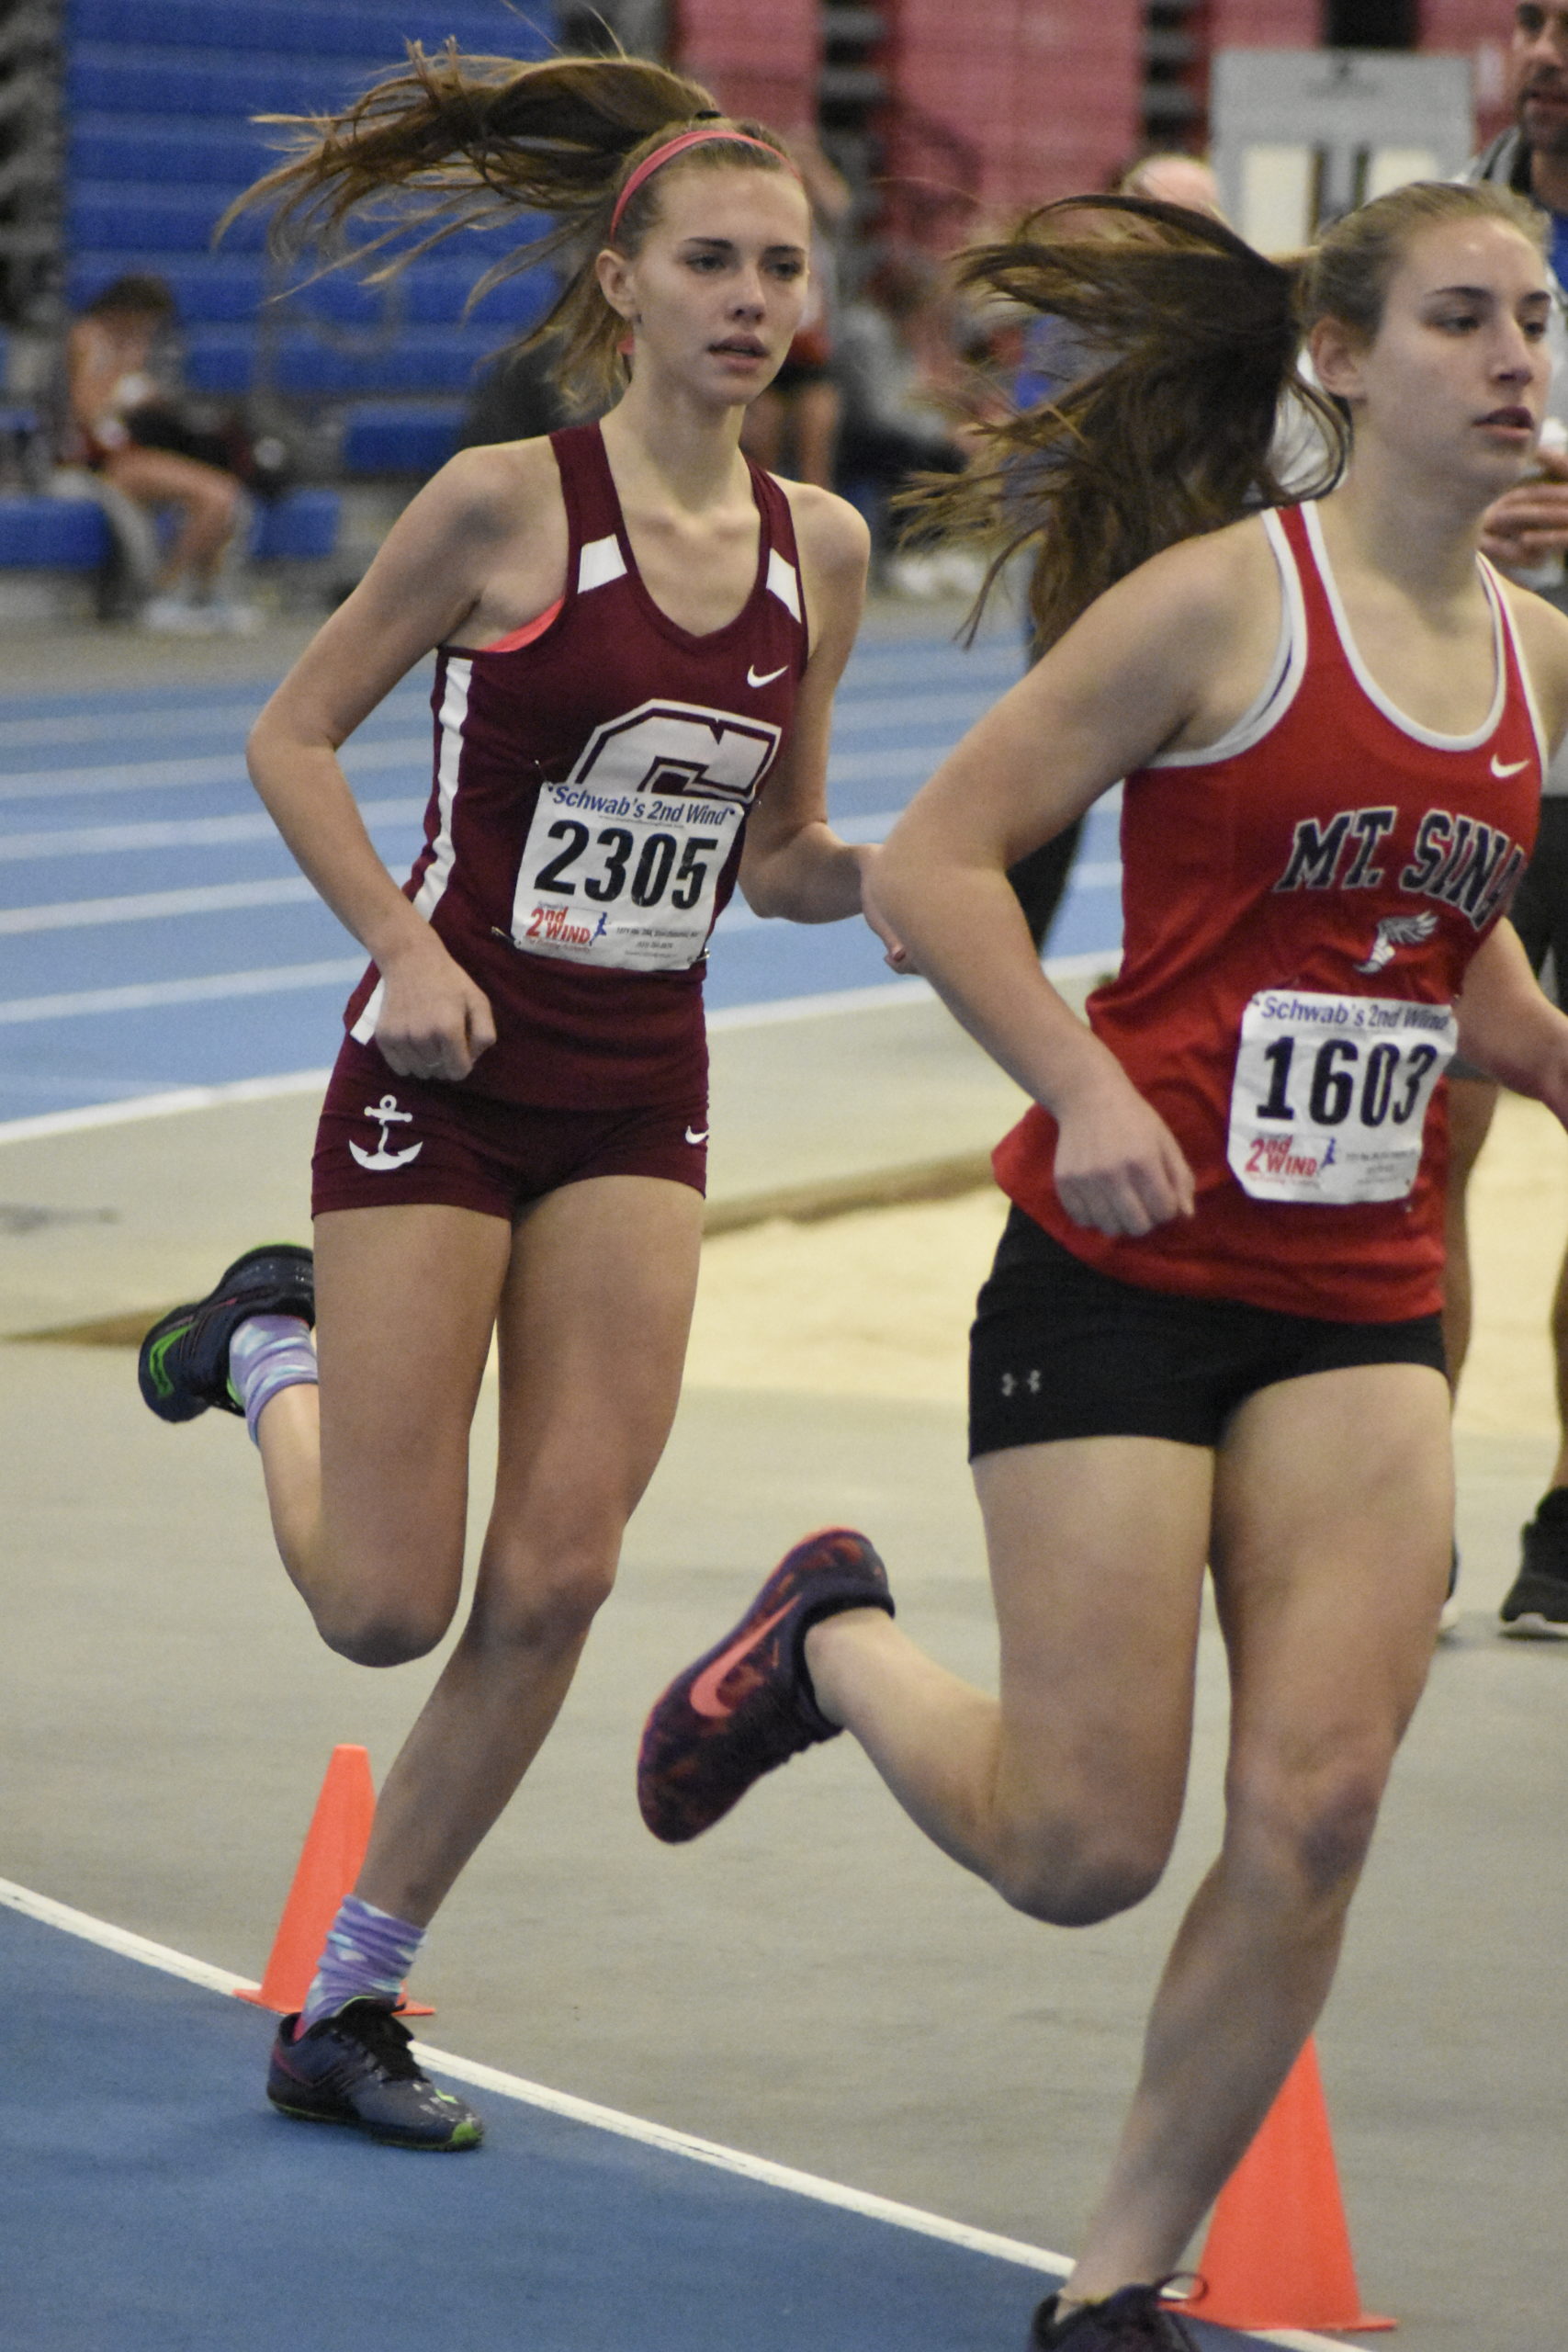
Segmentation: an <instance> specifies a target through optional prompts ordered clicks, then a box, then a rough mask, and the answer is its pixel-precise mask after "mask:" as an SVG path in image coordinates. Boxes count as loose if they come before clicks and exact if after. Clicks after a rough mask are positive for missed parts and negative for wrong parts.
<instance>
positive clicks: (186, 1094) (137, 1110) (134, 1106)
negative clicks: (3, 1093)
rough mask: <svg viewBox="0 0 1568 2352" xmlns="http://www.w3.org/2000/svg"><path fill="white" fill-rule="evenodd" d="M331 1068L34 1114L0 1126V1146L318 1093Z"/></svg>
mask: <svg viewBox="0 0 1568 2352" xmlns="http://www.w3.org/2000/svg"><path fill="white" fill-rule="evenodd" d="M331 1076H332V1072H331V1070H330V1069H293V1070H288V1071H286V1072H284V1074H283V1075H282V1076H281V1077H276V1078H236V1079H231V1080H228V1081H227V1082H226V1083H225V1084H224V1085H221V1086H170V1087H164V1088H161V1089H160V1090H159V1091H158V1092H157V1093H155V1094H139V1095H132V1096H131V1097H130V1099H129V1100H128V1101H124V1102H117V1103H85V1104H84V1105H83V1106H82V1107H81V1108H80V1109H79V1110H75V1111H38V1112H35V1113H34V1114H33V1115H32V1116H31V1117H30V1118H27V1119H6V1120H3V1121H0V1143H33V1142H36V1141H38V1140H39V1138H40V1137H42V1136H73V1135H77V1134H81V1133H84V1132H88V1131H90V1130H91V1129H92V1128H94V1127H122V1126H127V1125H130V1124H131V1122H132V1121H134V1120H137V1119H171V1118H174V1117H175V1116H176V1115H178V1114H180V1113H182V1112H186V1111H215V1110H218V1109H220V1107H221V1106H222V1105H223V1104H224V1103H274V1102H280V1101H282V1100H283V1099H284V1098H285V1097H286V1096H288V1095H290V1094H321V1093H322V1092H324V1091H325V1089H326V1083H327V1080H328V1079H329V1078H330V1077H331Z"/></svg>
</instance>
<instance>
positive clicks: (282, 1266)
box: [136, 1241, 316, 1421]
mask: <svg viewBox="0 0 1568 2352" xmlns="http://www.w3.org/2000/svg"><path fill="white" fill-rule="evenodd" d="M251 1315H298V1316H299V1317H300V1319H301V1321H303V1322H306V1323H314V1321H315V1319H316V1293H315V1283H314V1279H313V1275H312V1270H311V1261H310V1251H309V1250H301V1249H300V1248H299V1245H298V1244H297V1243H295V1242H292V1241H265V1242H263V1244H262V1246H261V1248H260V1249H259V1250H246V1252H245V1254H244V1256H243V1258H236V1259H235V1261H234V1262H233V1264H232V1265H231V1266H230V1267H229V1268H228V1269H227V1270H226V1271H225V1272H223V1273H222V1274H221V1275H220V1277H219V1280H218V1282H217V1284H216V1285H215V1287H214V1288H213V1289H211V1290H210V1291H209V1292H208V1295H207V1296H206V1297H205V1298H198V1299H194V1300H192V1301H191V1302H190V1304H189V1305H188V1306H172V1307H171V1308H170V1309H169V1312H168V1313H167V1315H164V1316H163V1317H160V1318H159V1320H158V1321H157V1322H156V1323H154V1324H153V1326H152V1329H151V1330H150V1331H149V1332H148V1334H147V1337H146V1338H145V1339H144V1340H142V1342H141V1354H140V1355H139V1356H138V1358H137V1361H136V1376H137V1379H138V1380H139V1381H140V1383H141V1397H142V1402H143V1403H144V1404H145V1405H146V1406H148V1408H150V1409H151V1410H152V1412H154V1413H156V1414H157V1416H158V1419H160V1420H161V1421H194V1420H195V1419H196V1417H197V1414H198V1413H205V1412H206V1410H207V1408H208V1407H209V1405H215V1406H216V1407H217V1408H218V1409H219V1410H220V1412H224V1413H243V1411H244V1409H245V1408H244V1407H243V1405H242V1404H241V1402H240V1400H239V1398H238V1397H236V1396H235V1394H234V1392H233V1390H232V1389H231V1387H230V1385H229V1342H230V1340H231V1339H232V1338H233V1336H234V1333H235V1331H236V1329H238V1328H239V1326H240V1325H241V1324H242V1323H243V1322H244V1320H245V1318H246V1317H247V1316H251Z"/></svg>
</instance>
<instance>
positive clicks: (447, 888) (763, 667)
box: [344, 424, 807, 1111]
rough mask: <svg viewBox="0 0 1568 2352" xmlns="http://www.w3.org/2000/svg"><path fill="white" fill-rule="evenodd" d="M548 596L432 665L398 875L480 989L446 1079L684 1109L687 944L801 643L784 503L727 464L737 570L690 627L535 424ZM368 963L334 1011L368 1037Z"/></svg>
mask: <svg viewBox="0 0 1568 2352" xmlns="http://www.w3.org/2000/svg"><path fill="white" fill-rule="evenodd" d="M550 441H551V446H552V447H553V449H554V451H555V457H556V463H557V465H558V468H559V471H560V482H561V492H562V495H563V497H564V499H565V502H566V513H567V523H568V528H569V532H570V552H569V555H568V559H567V586H566V593H565V594H564V596H563V597H562V599H561V601H560V603H559V605H557V606H556V607H555V608H554V610H553V611H552V612H550V613H548V614H546V615H544V616H542V617H541V619H540V621H537V622H535V623H534V624H532V625H531V626H530V627H529V628H524V629H519V630H517V631H515V632H514V633H513V636H512V637H510V638H503V639H502V640H501V641H500V642H499V643H498V644H495V645H491V646H488V647H486V648H484V649H483V650H479V651H469V650H464V649H460V648H457V647H454V646H444V647H442V648H441V649H440V650H439V652H438V654H437V657H436V670H435V685H434V692H433V694H432V696H431V707H432V708H433V710H434V714H435V782H434V790H433V791H432V794H431V799H430V807H429V810H428V813H427V815H426V818H425V827H424V847H423V851H422V852H421V854H420V856H419V858H418V860H417V862H416V864H415V865H414V869H413V872H412V874H411V875H410V876H409V879H408V881H407V883H406V884H405V885H404V888H405V891H406V894H407V896H408V897H409V898H410V899H412V901H413V903H414V905H415V906H416V907H417V908H418V909H419V910H420V912H421V913H422V914H423V916H424V917H425V919H426V921H427V922H429V923H430V925H431V927H432V929H433V930H434V932H435V933H436V934H437V936H438V937H439V938H440V939H441V941H442V942H443V944H445V945H446V947H447V948H448V950H449V951H450V952H451V954H452V955H453V956H454V957H455V958H456V959H457V962H458V963H459V964H460V965H461V966H462V967H463V969H464V970H465V971H466V972H468V974H469V975H470V977H471V978H473V979H474V980H476V981H477V982H478V983H479V987H480V988H482V989H484V991H485V993H486V995H487V996H488V997H489V999H490V1001H491V1008H492V1010H493V1012H494V1014H495V1021H496V1029H497V1040H496V1043H495V1045H494V1046H491V1049H490V1051H489V1052H488V1053H486V1054H484V1055H481V1057H480V1058H479V1062H478V1063H477V1065H476V1067H475V1069H474V1070H473V1073H472V1075H471V1076H470V1077H469V1078H468V1079H467V1080H464V1081H462V1082H463V1084H464V1085H465V1086H467V1087H468V1088H470V1089H471V1090H472V1091H474V1092H475V1093H477V1094H483V1095H486V1096H491V1097H494V1098H498V1099H500V1100H502V1101H506V1102H515V1103H532V1104H536V1105H538V1106H540V1107H545V1108H549V1107H567V1108H571V1109H575V1110H584V1111H592V1110H605V1109H612V1108H622V1107H624V1108H627V1109H630V1108H634V1107H637V1106H641V1105H649V1104H660V1103H690V1102H693V1101H698V1102H700V1101H701V1100H702V1098H703V1089H704V1081H705V1063H706V1043H705V1034H704V1027H703V1006H702V984H703V969H704V963H705V956H706V952H707V941H708V936H709V933H711V932H712V929H713V926H714V923H715V922H716V920H717V918H718V916H719V914H720V913H721V912H722V911H723V910H724V907H725V905H726V903H727V901H728V899H729V896H730V893H731V892H732V891H733V889H734V888H735V877H736V871H737V868H738V866H739V861H740V842H741V835H742V832H743V831H744V828H745V823H746V815H747V811H748V809H750V806H751V803H752V802H753V800H754V799H755V798H756V796H757V793H758V792H759V790H760V789H761V785H762V782H763V779H764V778H765V776H766V775H767V774H768V771H769V769H770V768H771V767H772V765H773V761H774V759H775V757H776V756H777V753H778V751H779V748H780V745H781V744H782V743H783V741H784V737H785V735H786V734H787V732H788V729H789V725H790V721H791V718H792V717H793V715H794V710H795V693H796V690H797V688H798V686H799V683H800V678H801V674H802V673H803V672H804V670H805V667H806V661H807V632H806V623H805V608H804V604H803V600H802V592H801V582H800V567H799V558H798V556H797V554H796V551H795V532H794V528H793V526H792V524H791V519H790V511H789V502H788V500H787V499H786V497H785V496H784V492H783V491H782V490H781V489H780V488H779V486H778V484H777V483H776V482H775V481H773V480H772V479H771V478H770V477H769V476H768V475H767V474H765V473H762V472H761V471H760V469H758V468H757V467H755V466H753V467H752V468H751V486H752V493H753V496H754V497H755V499H756V502H757V507H758V513H759V517H760V530H759V537H758V550H757V574H756V579H755V582H754V583H753V585H752V589H751V593H750V596H749V597H748V598H747V601H746V603H745V605H743V606H742V607H741V610H740V611H739V613H738V614H737V616H736V617H735V618H734V620H732V621H730V622H729V623H728V625H727V626H726V627H725V628H721V629H715V630H712V631H710V632H708V633H707V634H705V635H703V636H694V635H693V634H692V632H691V631H690V630H689V629H684V628H681V627H680V626H679V624H678V623H677V622H675V621H672V620H671V619H670V618H669V616H667V615H666V614H664V613H662V612H661V611H660V608H659V606H658V605H656V604H655V603H654V601H653V599H652V597H651V596H650V595H649V593H648V590H647V589H646V588H645V587H644V585H643V582H642V581H641V579H640V577H639V576H638V573H637V563H636V560H635V559H634V557H633V555H632V550H631V543H630V541H629V539H628V537H627V536H626V523H625V520H624V518H623V516H622V514H621V508H620V502H619V500H618V499H617V497H616V495H615V482H614V480H613V479H612V476H611V473H610V467H609V461H608V459H607V458H606V457H605V455H604V441H603V439H602V438H601V435H600V432H599V428H598V426H597V425H596V424H584V425H577V426H574V427H572V428H571V429H570V430H568V431H566V432H563V433H555V434H552V435H550ZM379 1007H380V990H379V986H378V975H377V972H376V968H375V967H374V966H372V967H370V969H369V970H368V971H367V973H366V975H365V978H363V979H362V980H361V982H360V984H359V986H358V987H357V988H356V989H355V992H354V995H353V996H352V997H351V998H350V1000H349V1003H348V1008H347V1011H346V1012H345V1014H344V1021H345V1023H346V1025H347V1027H348V1029H349V1032H350V1034H351V1035H353V1036H354V1037H355V1038H357V1039H358V1040H359V1041H360V1043H361V1044H368V1043H369V1042H370V1041H371V1040H372V1038H373V1037H374V1035H375V1027H376V1018H377V1014H378V1011H379Z"/></svg>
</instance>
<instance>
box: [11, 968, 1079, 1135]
mask: <svg viewBox="0 0 1568 2352" xmlns="http://www.w3.org/2000/svg"><path fill="white" fill-rule="evenodd" d="M1116 960H1117V958H1116V955H1115V954H1114V953H1113V952H1112V951H1111V950H1109V949H1105V950H1100V951H1098V952H1095V953H1091V954H1089V955H1083V956H1050V957H1048V958H1047V960H1046V965H1045V970H1046V974H1047V977H1048V978H1051V979H1053V980H1073V979H1098V978H1100V976H1101V975H1102V974H1104V973H1107V972H1110V971H1111V970H1113V969H1114V968H1115V965H1116ZM300 968H301V969H305V970H310V971H320V970H326V969H333V970H336V971H337V972H338V973H339V975H340V976H342V977H352V978H358V976H359V974H360V972H361V971H363V969H364V960H363V958H355V961H354V962H352V963H349V962H344V964H343V965H342V966H339V967H325V966H308V967H300ZM230 977H231V978H233V977H239V978H248V979H254V980H255V981H258V982H260V981H265V980H270V979H273V978H276V975H274V974H271V973H265V972H263V973H254V974H241V975H238V976H234V975H231V976H230ZM172 985H174V986H176V987H177V986H180V985H182V984H181V983H179V982H175V983H173V984H172ZM184 985H186V986H188V985H190V984H189V983H185V984H184ZM196 985H197V987H204V986H205V987H208V988H211V987H212V986H213V983H212V982H210V981H209V982H197V983H196ZM285 985H288V986H299V987H305V986H310V985H313V983H311V982H308V981H304V980H298V981H296V980H289V979H288V978H287V976H285ZM240 992H241V993H243V994H245V995H256V994H261V993H263V992H264V991H263V990H262V989H260V988H247V989H244V990H243V991H240ZM99 993H102V994H106V995H114V994H117V993H119V992H118V991H116V990H114V989H107V990H103V991H99ZM131 993H137V994H140V993H141V991H132V992H131ZM931 994H932V990H931V988H930V986H929V985H928V984H927V982H926V981H924V980H917V979H907V980H885V981H879V982H877V983H875V984H874V986H872V987H869V988H863V989H834V990H827V991H824V993H823V994H822V995H820V996H795V997H780V998H775V999H774V1000H773V1002H772V1003H760V1004H731V1005H726V1006H724V1007H723V1008H722V1009H721V1010H720V1011H718V1012H710V1013H709V1014H708V1017H707V1025H708V1027H709V1029H710V1030H719V1029H766V1028H771V1027H772V1026H773V1023H775V1022H783V1021H815V1020H818V1019H821V1018H825V1017H827V1016H829V1015H831V1014H834V1013H840V1012H895V1011H897V1007H898V1006H899V1005H901V1004H918V1003H925V1002H929V1001H930V1000H931ZM22 1001H23V1002H28V1001H30V1002H32V1003H38V1002H39V1001H42V1000H39V999H38V998H33V999H30V1000H28V999H23V1000H22ZM3 1011H4V1007H3V1006H0V1012H3ZM42 1017H44V1016H42V1015H39V1018H42ZM329 1075H330V1073H329V1072H328V1071H327V1070H324V1069H304V1070H286V1071H284V1072H282V1073H281V1074H280V1075H278V1076H276V1077H272V1078H240V1079H232V1080H228V1081H227V1082H226V1083H225V1084H223V1085H221V1086H173V1087H163V1088H160V1089H159V1090H158V1091H157V1092H155V1093H147V1094H138V1095H132V1096H131V1097H130V1099H129V1100H127V1101H122V1102H116V1103H84V1104H83V1105H82V1106H81V1108H80V1109H78V1110H74V1111H39V1112H36V1113H34V1114H32V1115H31V1116H30V1117H28V1118H25V1119H5V1120H0V1144H6V1143H29V1142H32V1141H34V1140H36V1139H37V1138H39V1137H40V1136H65V1135H74V1134H76V1133H78V1131H80V1130H84V1129H89V1128H93V1127H118V1126H123V1125H128V1124H129V1123H130V1121H132V1120H135V1119H166V1118H172V1117H174V1116H175V1115H176V1114H179V1113H182V1112H186V1111H210V1110H214V1109H216V1108H218V1107H219V1106H220V1104H222V1103H266V1102H271V1101H272V1100H273V1099H274V1098H275V1097H281V1096H285V1095H289V1094H310V1093H312V1092H314V1093H319V1092H320V1091H321V1089H322V1088H323V1087H324V1086H325V1084H326V1082H327V1079H328V1077H329Z"/></svg>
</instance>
